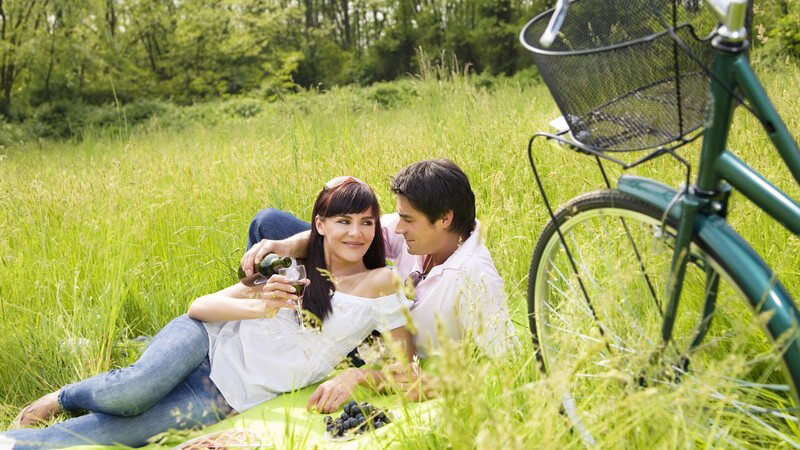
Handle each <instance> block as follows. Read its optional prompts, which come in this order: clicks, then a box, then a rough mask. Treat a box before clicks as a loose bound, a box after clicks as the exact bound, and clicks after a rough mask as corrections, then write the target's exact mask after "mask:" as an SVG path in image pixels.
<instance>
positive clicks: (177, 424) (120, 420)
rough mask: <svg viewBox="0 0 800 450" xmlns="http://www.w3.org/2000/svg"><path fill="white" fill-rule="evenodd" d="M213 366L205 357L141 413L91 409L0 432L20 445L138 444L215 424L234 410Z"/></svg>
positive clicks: (26, 449)
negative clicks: (52, 421)
mask: <svg viewBox="0 0 800 450" xmlns="http://www.w3.org/2000/svg"><path fill="white" fill-rule="evenodd" d="M210 372H211V369H210V365H209V362H208V358H206V359H205V360H204V361H203V362H202V363H201V364H200V365H199V366H198V367H197V368H195V370H193V371H192V372H191V373H190V374H189V376H187V377H186V378H185V379H184V380H183V382H182V383H179V384H178V385H177V386H175V388H174V389H172V390H171V391H170V392H169V393H168V394H167V395H165V396H164V397H163V398H162V399H161V400H160V401H159V402H158V403H156V404H155V405H153V406H152V407H150V408H149V409H147V410H146V411H144V412H143V413H141V414H139V415H136V416H132V417H122V416H115V415H111V414H103V413H90V414H86V415H84V416H80V417H76V418H74V419H69V420H66V421H64V422H60V423H57V424H54V425H52V426H50V427H48V428H28V429H22V430H12V431H7V432H5V433H2V434H0V437H6V438H12V439H15V440H16V443H15V445H14V449H15V450H34V449H35V450H40V449H49V448H62V447H71V446H74V445H90V444H95V445H113V444H122V445H127V446H131V447H139V446H142V445H145V444H146V443H147V439H148V438H150V437H152V436H154V435H156V434H158V433H161V432H164V431H167V430H169V429H173V430H180V429H186V428H192V427H199V426H204V425H210V424H213V423H216V422H218V421H220V420H222V419H223V418H224V417H225V416H227V415H228V414H230V413H231V412H232V409H231V407H230V406H228V403H227V402H226V401H225V399H224V398H223V397H222V394H220V392H219V390H218V389H217V388H216V386H214V383H213V382H212V381H211V379H210V378H209V373H210Z"/></svg>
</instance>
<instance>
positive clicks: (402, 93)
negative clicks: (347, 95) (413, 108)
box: [367, 82, 417, 108]
mask: <svg viewBox="0 0 800 450" xmlns="http://www.w3.org/2000/svg"><path fill="white" fill-rule="evenodd" d="M414 97H417V92H416V90H415V89H414V88H413V87H411V86H410V85H407V84H405V83H402V82H392V83H376V84H374V85H373V86H372V87H370V88H369V89H368V92H367V98H368V99H370V100H372V101H374V102H375V103H377V104H379V105H381V106H382V107H384V108H392V107H395V106H398V105H402V104H405V103H409V102H410V101H411V99H413V98H414Z"/></svg>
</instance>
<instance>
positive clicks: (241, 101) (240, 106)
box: [222, 97, 264, 118]
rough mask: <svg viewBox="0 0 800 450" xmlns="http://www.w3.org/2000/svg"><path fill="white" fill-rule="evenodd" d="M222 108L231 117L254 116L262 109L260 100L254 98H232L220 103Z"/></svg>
mask: <svg viewBox="0 0 800 450" xmlns="http://www.w3.org/2000/svg"><path fill="white" fill-rule="evenodd" d="M222 110H223V111H224V112H225V113H226V114H228V115H231V116H233V117H244V118H247V117H254V116H257V115H258V114H260V113H261V111H263V110H264V107H263V105H262V104H261V102H260V101H258V100H256V99H254V98H247V97H242V98H233V99H230V100H228V101H226V102H225V103H223V104H222Z"/></svg>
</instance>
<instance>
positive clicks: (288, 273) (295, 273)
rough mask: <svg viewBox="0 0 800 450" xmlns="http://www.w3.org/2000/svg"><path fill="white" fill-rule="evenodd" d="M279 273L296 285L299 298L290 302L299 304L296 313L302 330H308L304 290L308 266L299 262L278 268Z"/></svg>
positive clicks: (295, 288)
mask: <svg viewBox="0 0 800 450" xmlns="http://www.w3.org/2000/svg"><path fill="white" fill-rule="evenodd" d="M277 274H278V275H281V276H283V277H285V278H286V281H287V282H288V283H289V284H291V285H292V286H294V290H295V293H296V294H297V299H295V300H290V302H291V303H293V304H294V305H295V306H297V310H296V313H297V318H298V320H299V321H300V330H301V331H307V330H306V325H305V323H304V322H303V290H304V289H305V287H306V266H304V265H302V264H297V265H294V266H289V267H281V268H280V269H278V271H277Z"/></svg>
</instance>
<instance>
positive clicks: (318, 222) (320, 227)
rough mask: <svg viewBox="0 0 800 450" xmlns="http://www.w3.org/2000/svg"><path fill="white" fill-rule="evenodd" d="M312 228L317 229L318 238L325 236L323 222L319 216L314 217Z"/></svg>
mask: <svg viewBox="0 0 800 450" xmlns="http://www.w3.org/2000/svg"><path fill="white" fill-rule="evenodd" d="M314 226H315V227H317V233H319V235H320V236H325V222H323V221H322V219H320V217H319V216H314Z"/></svg>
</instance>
